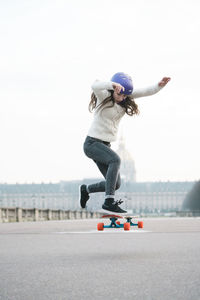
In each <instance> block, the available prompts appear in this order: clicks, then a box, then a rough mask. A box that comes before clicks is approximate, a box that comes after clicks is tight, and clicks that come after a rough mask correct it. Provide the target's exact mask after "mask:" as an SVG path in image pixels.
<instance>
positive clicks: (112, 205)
mask: <svg viewBox="0 0 200 300" xmlns="http://www.w3.org/2000/svg"><path fill="white" fill-rule="evenodd" d="M122 203H123V201H121V200H119V201H114V199H112V198H108V199H106V200H105V202H104V204H103V205H102V208H103V209H105V210H109V211H112V212H116V213H126V212H127V211H126V210H123V209H122V208H121V207H119V205H120V204H122Z"/></svg>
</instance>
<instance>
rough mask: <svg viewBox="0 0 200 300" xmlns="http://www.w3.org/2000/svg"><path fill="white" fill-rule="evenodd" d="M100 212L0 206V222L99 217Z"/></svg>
mask: <svg viewBox="0 0 200 300" xmlns="http://www.w3.org/2000/svg"><path fill="white" fill-rule="evenodd" d="M101 215H102V214H101V213H98V212H89V211H85V210H83V211H70V210H52V209H37V208H19V207H9V208H5V207H3V208H0V223H2V222H27V221H48V220H73V219H91V218H94V219H95V218H99V217H100V216H101Z"/></svg>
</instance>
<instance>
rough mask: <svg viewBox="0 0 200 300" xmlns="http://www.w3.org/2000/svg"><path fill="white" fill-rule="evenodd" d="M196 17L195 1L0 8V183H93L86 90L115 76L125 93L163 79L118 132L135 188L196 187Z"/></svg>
mask: <svg viewBox="0 0 200 300" xmlns="http://www.w3.org/2000/svg"><path fill="white" fill-rule="evenodd" d="M199 13H200V2H199V0H168V1H162V0H124V1H121V0H120V1H119V0H99V1H97V0H85V1H82V0H69V1H67V0H65V1H64V0H63V1H61V0H57V1H55V0H54V1H53V0H47V1H45V0H40V1H39V0H24V1H22V0H18V1H14V0H10V1H6V0H2V1H1V2H0V43H1V46H0V142H1V146H0V182H1V183H3V182H7V183H16V182H18V183H24V182H27V183H31V182H58V181H60V180H74V179H82V178H86V177H99V176H100V174H99V171H98V169H97V167H96V166H95V164H94V163H93V162H92V161H91V160H90V159H89V158H87V157H86V156H85V154H84V153H83V150H82V144H83V142H84V139H85V136H86V135H87V130H88V128H89V126H90V123H91V121H92V114H90V113H89V112H88V103H89V100H90V95H91V84H92V83H93V81H94V80H95V79H100V80H104V81H107V80H110V78H111V77H112V75H113V74H114V73H116V72H121V71H122V72H126V73H128V74H130V75H131V76H132V78H133V82H134V87H135V88H141V87H146V86H148V85H151V84H155V83H157V82H158V81H159V80H160V79H162V77H163V76H170V77H171V78H172V79H171V81H170V82H169V84H168V85H167V86H166V87H165V88H164V89H162V91H160V92H159V93H158V94H156V95H154V96H151V97H146V98H140V99H137V101H136V102H137V104H138V105H139V109H140V115H139V116H136V117H129V116H125V117H124V118H123V120H122V122H121V129H120V132H121V130H123V134H124V137H125V140H126V148H127V150H128V151H129V152H130V153H131V155H132V157H133V159H134V161H135V165H136V171H137V180H138V181H158V180H161V181H166V180H170V181H175V180H176V181H184V180H188V181H190V180H198V179H200V178H199V177H200V174H199V173H200V155H199V153H200V134H199V128H200V117H199V115H200V92H199V88H200V84H199V80H200V79H199V73H200V57H199V56H200V55H199V53H200V42H199V36H200V18H199ZM112 147H113V149H117V147H118V143H117V142H116V143H113V145H112Z"/></svg>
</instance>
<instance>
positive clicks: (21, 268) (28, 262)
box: [0, 218, 200, 300]
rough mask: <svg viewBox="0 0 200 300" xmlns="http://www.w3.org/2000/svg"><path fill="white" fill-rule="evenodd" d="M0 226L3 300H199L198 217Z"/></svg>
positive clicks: (0, 266) (0, 281)
mask: <svg viewBox="0 0 200 300" xmlns="http://www.w3.org/2000/svg"><path fill="white" fill-rule="evenodd" d="M143 221H144V228H143V229H137V228H136V227H133V228H132V229H131V231H130V232H125V231H124V230H123V229H105V230H104V231H103V232H98V231H97V230H96V224H97V223H98V222H99V220H69V221H58V222H57V221H48V222H30V223H8V224H0V299H1V300H4V299H5V300H7V299H9V300H11V299H12V300H32V299H37V300H46V299H50V300H54V299H55V300H58V299H59V300H60V299H70V300H71V299H72V300H73V299H79V300H85V299H87V300H90V299H95V300H96V299H104V300H106V299H131V300H133V299H139V300H143V299H144V300H166V299H167V300H169V299H170V300H174V299H175V300H179V299H180V300H185V299H187V300H199V299H200V284H199V282H200V218H163V219H162V218H159V219H156V218H155V219H151V218H149V219H143Z"/></svg>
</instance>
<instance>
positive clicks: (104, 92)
mask: <svg viewBox="0 0 200 300" xmlns="http://www.w3.org/2000/svg"><path fill="white" fill-rule="evenodd" d="M91 87H92V90H93V92H94V94H95V96H96V97H97V98H98V100H99V101H98V102H101V101H103V100H104V99H105V98H107V97H108V96H110V93H109V91H108V90H113V86H112V82H111V81H108V82H105V81H100V80H95V82H94V83H93V84H92V86H91Z"/></svg>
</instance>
